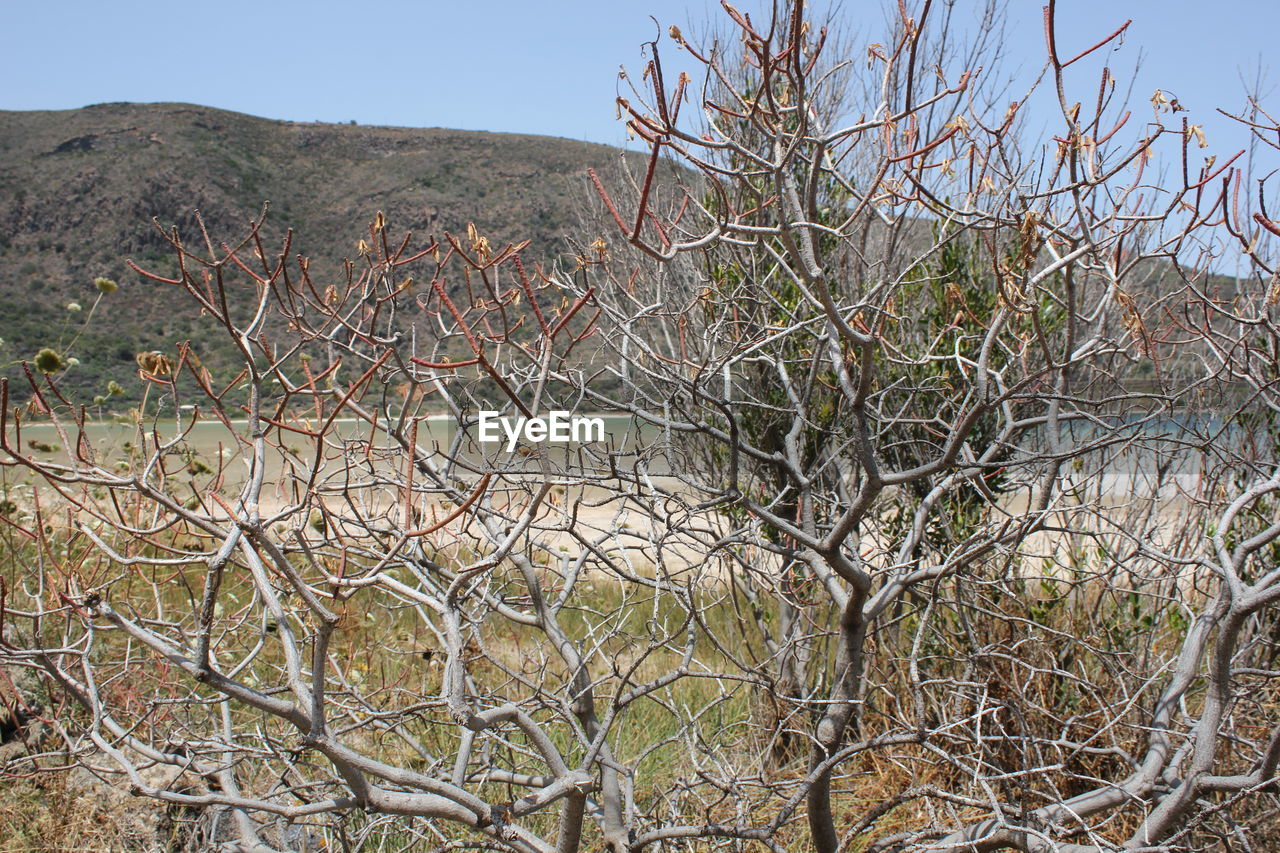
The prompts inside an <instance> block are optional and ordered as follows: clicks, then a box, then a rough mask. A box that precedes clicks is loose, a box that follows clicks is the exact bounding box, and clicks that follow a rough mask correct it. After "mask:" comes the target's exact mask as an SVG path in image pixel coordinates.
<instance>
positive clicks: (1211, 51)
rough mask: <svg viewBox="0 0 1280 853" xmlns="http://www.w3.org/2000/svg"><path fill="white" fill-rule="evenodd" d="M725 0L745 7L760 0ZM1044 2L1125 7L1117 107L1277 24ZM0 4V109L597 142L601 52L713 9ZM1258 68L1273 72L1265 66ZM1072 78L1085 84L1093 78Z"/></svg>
mask: <svg viewBox="0 0 1280 853" xmlns="http://www.w3.org/2000/svg"><path fill="white" fill-rule="evenodd" d="M973 3H974V0H959V4H960V6H962V7H964V6H966V4H968V5H970V6H971V5H973ZM737 5H738V6H739V7H740V8H743V9H745V10H758V9H759V8H761V7H762V6H763V5H764V3H762V2H761V0H741V2H740V3H738V4H737ZM911 5H913V6H915V5H918V4H917V3H915V2H913V3H911ZM935 5H941V4H935ZM1059 5H1060V13H1059V17H1060V23H1061V32H1060V41H1061V42H1062V44H1063V48H1062V51H1063V53H1064V54H1067V55H1072V54H1074V53H1075V52H1076V51H1077V50H1079V49H1082V48H1083V47H1085V46H1088V45H1089V44H1092V43H1093V42H1094V41H1096V40H1097V39H1099V38H1101V37H1102V36H1104V35H1106V34H1107V33H1109V32H1111V31H1112V30H1113V29H1115V27H1117V26H1119V25H1120V24H1121V23H1123V21H1124V20H1125V19H1126V18H1133V19H1134V24H1133V26H1132V28H1131V32H1130V35H1129V37H1128V39H1127V41H1126V43H1125V45H1124V48H1123V50H1122V53H1121V56H1120V59H1119V60H1116V62H1115V67H1116V68H1117V70H1120V69H1125V68H1131V67H1132V65H1133V63H1134V62H1136V60H1137V59H1138V57H1139V56H1140V55H1141V56H1142V57H1143V60H1144V67H1143V69H1142V71H1141V73H1140V77H1139V80H1138V83H1137V85H1136V87H1135V90H1134V101H1135V112H1137V111H1138V108H1142V109H1145V108H1146V104H1145V102H1146V99H1147V98H1149V97H1150V95H1151V92H1152V91H1153V90H1154V89H1155V88H1156V87H1158V86H1159V87H1162V88H1164V89H1166V90H1171V91H1173V92H1174V93H1176V95H1177V96H1178V98H1179V99H1180V101H1181V103H1183V104H1184V105H1186V106H1187V107H1189V108H1191V109H1192V110H1193V111H1194V113H1195V114H1197V115H1200V114H1202V113H1205V112H1207V111H1208V110H1209V108H1210V107H1211V106H1214V105H1218V104H1232V105H1235V104H1239V103H1241V102H1242V97H1243V96H1242V92H1243V87H1242V84H1241V82H1240V77H1241V75H1242V74H1244V75H1248V76H1252V75H1253V74H1254V73H1255V71H1256V68H1257V66H1258V65H1259V63H1260V62H1261V64H1262V66H1263V68H1267V67H1269V66H1270V65H1271V62H1272V59H1273V57H1274V56H1275V54H1276V50H1275V44H1276V43H1277V42H1276V38H1277V34H1280V3H1277V2H1275V0H1215V2H1212V3H1204V2H1191V0H1106V1H1105V2H1103V0H1062V2H1060V4H1059ZM1040 8H1041V2H1039V0H1011V2H1010V13H1009V17H1008V46H1009V49H1010V53H1011V56H1012V58H1013V60H1014V61H1015V62H1021V63H1022V64H1023V65H1024V68H1025V69H1026V70H1031V69H1032V68H1038V66H1039V63H1040V62H1041V60H1042V57H1043V49H1044V48H1043V45H1044V40H1043V36H1042V30H1041V25H1040ZM879 9H880V6H879V4H878V3H877V2H875V0H846V2H845V3H844V9H843V12H842V14H843V15H844V16H845V17H847V18H850V19H852V21H853V28H854V29H855V30H859V31H861V32H865V33H868V34H869V33H871V32H873V31H875V30H876V29H877V23H878V22H879V21H880V20H881V19H882V18H881V12H880V11H879ZM0 10H2V11H3V18H2V20H3V21H4V28H5V31H6V32H5V35H4V36H3V37H2V39H0V45H2V46H3V49H2V50H0V84H2V85H0V108H2V109H17V110H29V109H67V108H73V107H80V106H84V105H86V104H91V103H100V102H104V101H188V102H194V103H199V104H206V105H210V106H215V107H223V108H226V109H233V110H239V111H242V112H247V113H252V114H254V115H260V116H267V117H271V118H283V119H293V120H298V121H312V120H316V119H319V120H323V121H339V122H345V121H348V120H351V119H355V120H356V121H358V122H360V123H361V124H394V125H407V126H417V127H456V128H467V129H481V130H498V131H520V132H527V133H542V134H550V135H555V136H565V137H570V138H576V139H589V140H593V141H597V142H606V143H614V144H619V143H621V142H622V141H623V140H624V132H623V130H622V128H621V126H620V124H618V123H617V122H616V121H615V119H614V105H613V99H614V97H615V94H616V85H617V70H618V66H619V65H620V64H627V65H628V66H629V67H631V68H637V67H638V65H639V57H640V48H639V46H640V43H641V42H642V41H645V40H647V39H650V38H653V36H654V34H655V32H656V30H655V27H654V24H653V23H652V22H651V21H650V20H649V17H648V16H649V15H650V14H652V15H654V16H655V17H656V18H657V19H658V21H659V22H660V23H661V25H662V31H663V32H664V33H665V31H666V29H667V27H668V26H669V25H670V24H672V23H674V24H678V25H680V26H681V27H682V28H683V29H685V30H686V31H689V30H690V29H691V28H690V26H689V25H690V24H693V25H694V26H693V27H692V29H693V30H694V31H696V30H697V24H698V23H699V22H703V21H706V20H707V19H708V17H709V16H711V15H716V16H719V15H721V14H722V13H721V12H720V11H719V5H718V3H715V2H712V0H623V2H608V0H595V2H585V0H523V2H513V1H512V0H497V2H495V1H494V0H470V2H468V0H456V1H455V2H448V3H445V2H438V0H423V2H405V0H386V2H363V3H352V2H336V0H312V2H299V0H257V2H245V0H225V2H217V1H216V0H215V2H214V3H211V4H201V3H154V2H147V3H142V2H137V0H111V1H110V2H107V1H105V0H94V2H85V0H68V2H59V1H58V0H43V2H30V0H0ZM859 17H861V18H862V20H859ZM865 40H866V41H871V40H874V39H871V38H867V39H865ZM668 44H669V43H668ZM1272 71H1273V74H1272V78H1271V79H1272V80H1273V81H1274V82H1276V83H1280V67H1276V68H1272ZM1091 75H1092V72H1091ZM1122 76H1123V75H1122ZM1079 82H1080V85H1081V87H1082V89H1084V90H1085V91H1087V90H1088V89H1089V86H1090V85H1094V86H1096V77H1092V78H1091V81H1088V82H1087V81H1085V80H1081V81H1079ZM1272 93H1273V103H1274V102H1277V101H1280V86H1272ZM1140 114H1141V115H1142V117H1144V118H1145V117H1147V116H1149V115H1150V113H1149V111H1146V112H1142V113H1140ZM1193 120H1200V118H1196V119H1193ZM1204 121H1205V125H1206V130H1208V131H1209V134H1210V138H1211V141H1212V142H1213V143H1214V147H1215V149H1218V150H1224V149H1225V148H1226V147H1228V146H1230V145H1233V144H1234V145H1236V147H1238V146H1239V144H1243V140H1244V135H1243V134H1240V133H1239V132H1238V131H1235V130H1234V129H1228V126H1227V123H1225V122H1220V121H1216V120H1214V119H1213V118H1212V117H1211V116H1209V117H1207V118H1205V120H1204ZM1219 146H1222V147H1221V148H1219Z"/></svg>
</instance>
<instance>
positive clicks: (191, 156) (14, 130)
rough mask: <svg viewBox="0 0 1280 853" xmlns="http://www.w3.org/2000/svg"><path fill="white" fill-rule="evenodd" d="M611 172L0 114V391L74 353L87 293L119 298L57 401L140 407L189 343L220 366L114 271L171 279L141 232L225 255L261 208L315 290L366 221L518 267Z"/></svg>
mask: <svg viewBox="0 0 1280 853" xmlns="http://www.w3.org/2000/svg"><path fill="white" fill-rule="evenodd" d="M619 156H620V152H619V151H618V150H617V149H613V148H610V147H608V146H603V145H595V144H591V143H586V142H578V141H574V140H569V139H556V138H550V137H541V136H529V135H520V134H503V133H486V132H479V131H459V130H445V129H415V128H395V127H362V126H356V125H341V124H320V123H299V122H286V121H274V120H270V119H263V118H256V117H253V116H248V115H242V114H239V113H233V112H227V111H224V110H217V109H212V108H209V107H201V106H193V105H190V104H126V103H116V104H98V105H95V106H90V107H85V108H83V109H78V110H66V111H36V112H4V111H0V318H3V319H2V320H0V338H3V340H4V346H3V348H0V360H2V361H3V362H4V363H5V364H6V365H7V366H6V368H5V370H4V375H7V376H9V377H11V378H15V379H17V378H19V377H21V376H22V371H21V368H20V367H19V365H18V362H20V361H21V360H31V359H32V358H34V356H35V354H36V352H37V351H38V350H39V349H40V348H42V347H46V346H49V347H53V348H55V349H57V348H60V347H65V346H67V345H68V344H69V343H70V342H71V341H72V339H73V338H75V335H76V331H77V329H78V328H79V327H80V326H82V325H83V324H84V319H85V315H86V313H87V311H88V310H89V308H90V307H91V305H92V303H93V300H94V299H95V298H96V297H97V295H98V292H97V290H96V289H95V287H94V284H93V281H94V279H95V278H96V277H98V276H105V277H108V278H111V279H114V280H116V281H118V282H119V284H120V289H119V290H118V291H117V292H116V293H114V294H112V295H110V296H109V297H107V298H105V299H104V300H103V302H102V304H101V305H100V306H99V308H98V312H97V313H96V315H95V318H94V322H93V323H91V324H90V326H89V328H88V330H87V331H86V332H85V333H84V334H83V336H81V337H80V338H79V339H78V340H77V341H76V343H75V346H74V347H73V348H72V351H71V352H70V353H69V354H70V355H71V356H74V357H75V358H77V359H78V360H79V362H80V363H79V364H78V365H76V366H75V368H73V369H72V370H70V371H68V373H67V374H66V376H65V377H64V379H63V380H62V382H61V384H62V386H63V387H65V388H67V389H68V390H69V391H71V392H73V393H75V394H76V395H77V396H79V397H80V399H86V397H87V396H92V395H94V394H99V393H102V389H103V388H104V387H105V385H106V383H107V382H108V381H110V380H117V381H119V382H120V383H121V384H122V387H123V388H124V390H125V394H124V395H122V396H120V397H117V398H114V399H113V404H119V405H118V406H117V407H119V406H122V405H123V404H125V403H127V402H129V401H130V400H133V399H136V397H137V395H139V394H141V385H140V383H138V382H137V381H136V379H135V365H134V356H135V355H136V354H137V353H138V352H142V351H149V350H162V351H165V350H172V349H173V347H174V346H175V344H176V342H177V341H181V340H184V339H191V340H192V341H193V342H194V344H195V346H196V349H197V351H201V352H203V353H204V354H205V356H206V361H210V360H212V361H213V362H215V363H216V362H217V361H219V360H220V359H219V358H218V352H217V351H216V350H217V347H218V346H219V344H215V343H214V341H213V338H212V336H211V335H210V333H209V331H208V327H207V325H205V326H204V327H202V324H200V323H199V322H197V318H196V316H195V313H194V312H193V311H192V310H191V309H190V308H189V307H188V306H187V305H186V304H184V303H179V302H175V301H173V294H172V293H171V292H168V291H167V289H166V288H165V287H163V286H162V285H157V284H154V283H150V282H147V281H146V280H144V279H142V278H140V277H139V276H137V275H136V274H134V273H132V272H131V271H130V270H129V269H128V267H127V266H126V264H125V259H126V258H132V259H133V260H135V261H136V262H138V263H139V264H141V265H142V266H144V267H148V268H154V269H158V270H160V271H162V272H163V271H165V270H167V269H168V268H169V266H168V265H170V264H172V261H171V260H170V257H171V254H172V253H171V252H170V251H169V250H168V246H167V245H166V244H165V242H164V240H163V238H162V237H161V235H160V234H159V233H158V232H157V231H156V229H155V227H154V225H153V224H152V220H153V218H154V219H157V220H158V221H159V222H160V223H162V224H164V225H166V226H170V225H174V224H176V225H177V226H178V228H179V230H180V232H181V233H183V234H184V235H188V236H190V237H195V236H196V234H197V233H198V232H197V231H196V228H195V211H196V210H199V211H200V213H201V215H202V216H203V218H204V220H205V222H206V223H207V224H208V226H209V230H210V232H211V233H212V234H213V236H214V238H215V239H226V240H232V239H238V238H239V237H240V236H242V235H243V234H244V232H245V230H246V229H245V223H246V222H247V221H248V220H249V219H250V218H252V217H254V216H256V215H258V214H259V213H260V212H261V210H262V206H263V204H264V202H270V214H269V218H268V227H267V228H266V229H265V230H266V232H267V233H268V234H269V235H271V236H273V237H275V238H276V239H278V238H279V237H281V236H282V235H283V233H284V229H285V228H292V229H293V230H294V234H295V242H294V244H293V252H295V253H301V254H304V255H307V256H309V257H311V258H312V259H313V260H314V261H315V263H314V265H313V266H312V271H313V275H317V276H318V277H320V278H321V280H323V277H324V276H326V275H328V276H339V275H340V274H341V265H340V262H341V260H342V258H343V257H351V256H354V253H355V250H356V241H357V240H359V239H360V238H361V237H362V236H367V223H368V222H369V221H370V220H371V219H372V218H373V217H374V215H375V213H376V211H379V210H381V211H383V212H384V213H385V215H386V218H387V220H388V223H389V225H390V226H391V227H392V228H393V229H394V230H395V232H396V233H397V234H404V233H405V232H407V231H412V232H414V233H416V234H418V235H420V236H421V237H422V238H424V239H425V238H426V237H427V236H428V235H436V236H441V235H442V234H443V233H444V232H445V231H451V232H455V233H463V232H465V229H466V226H467V224H468V223H470V222H474V223H475V224H476V226H477V228H478V229H479V230H480V231H481V232H482V233H484V234H486V235H487V236H488V237H489V239H490V241H491V243H492V244H493V245H494V246H495V247H498V246H501V245H503V244H505V243H506V242H508V241H510V242H518V241H521V240H526V239H530V240H532V241H533V242H532V245H531V247H530V250H529V254H530V255H531V256H532V258H533V259H535V260H536V259H545V258H547V257H549V256H550V255H552V254H554V253H555V252H557V251H559V250H560V249H561V248H562V243H561V239H562V237H563V235H565V234H566V233H567V232H568V231H570V230H571V229H573V228H574V226H575V223H576V214H575V210H576V209H577V208H579V207H580V203H581V201H582V200H583V199H584V198H585V195H584V189H583V184H582V180H583V176H584V173H585V171H586V169H587V168H588V167H594V168H597V169H609V168H611V167H614V166H615V165H616V164H617V162H618V159H619ZM70 303H75V304H77V305H79V306H80V307H81V309H82V310H81V311H80V312H77V311H75V310H74V309H73V310H70V311H69V310H68V309H67V306H68V304H70ZM206 336H207V337H209V340H205V339H204V338H205V337H206Z"/></svg>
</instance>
